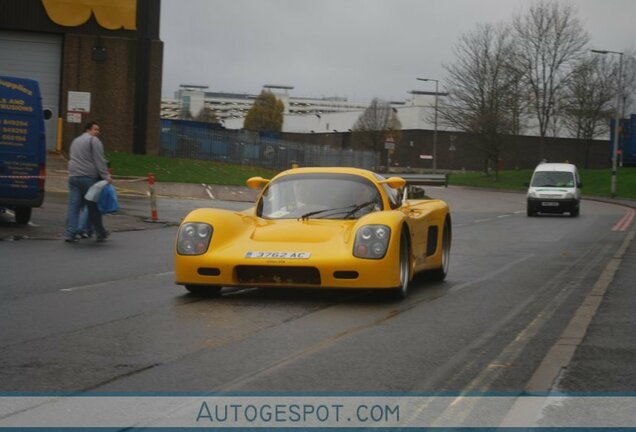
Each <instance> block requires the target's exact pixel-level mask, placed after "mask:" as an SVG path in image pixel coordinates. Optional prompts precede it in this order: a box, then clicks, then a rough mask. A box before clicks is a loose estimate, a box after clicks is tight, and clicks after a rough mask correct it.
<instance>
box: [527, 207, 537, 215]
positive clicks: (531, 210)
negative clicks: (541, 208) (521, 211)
mask: <svg viewBox="0 0 636 432" xmlns="http://www.w3.org/2000/svg"><path fill="white" fill-rule="evenodd" d="M526 213H527V214H528V217H533V216H536V215H537V212H536V211H534V209H533V208H532V206H531V205H530V204H528V207H526Z"/></svg>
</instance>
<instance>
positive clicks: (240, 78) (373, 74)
mask: <svg viewBox="0 0 636 432" xmlns="http://www.w3.org/2000/svg"><path fill="white" fill-rule="evenodd" d="M560 1H561V0H560ZM563 2H565V1H564V0H563ZM569 3H571V4H573V5H574V6H575V7H576V8H577V9H578V17H579V19H580V21H581V23H582V24H583V26H584V28H585V29H586V30H587V31H588V32H589V34H590V36H591V46H592V47H594V48H600V49H607V50H612V51H622V50H626V49H635V48H636V0H576V1H571V2H569ZM161 4H162V11H161V39H162V40H163V42H164V44H165V45H164V67H163V96H164V97H172V96H173V93H174V91H175V90H176V89H177V88H178V86H179V84H182V83H186V84H198V85H207V86H209V87H210V91H224V92H236V93H258V92H260V90H261V88H262V86H263V85H264V84H283V85H290V86H294V87H295V88H294V90H292V92H291V94H292V95H294V96H304V97H322V96H343V97H347V98H348V99H349V100H352V101H356V102H366V101H369V100H371V99H372V98H373V97H380V98H382V99H385V100H393V101H400V100H404V99H405V98H407V97H408V93H407V92H408V91H409V90H412V89H418V90H434V85H435V84H434V83H424V82H418V81H416V80H415V78H416V77H425V78H438V79H440V80H443V78H444V69H443V67H442V65H443V64H444V63H450V62H452V61H453V50H452V47H453V44H454V43H455V42H456V41H457V38H458V36H459V35H460V34H461V33H464V32H466V31H469V30H472V29H473V28H474V27H475V25H476V24H477V23H486V22H487V23H497V22H502V21H503V22H510V21H511V19H512V17H513V16H514V15H515V14H516V13H519V12H521V11H523V10H524V8H525V7H527V6H528V5H529V4H531V1H530V0H162V2H161Z"/></svg>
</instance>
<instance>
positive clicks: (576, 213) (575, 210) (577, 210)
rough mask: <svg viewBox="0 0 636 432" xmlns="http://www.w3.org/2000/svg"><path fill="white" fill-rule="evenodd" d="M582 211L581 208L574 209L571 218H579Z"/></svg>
mask: <svg viewBox="0 0 636 432" xmlns="http://www.w3.org/2000/svg"><path fill="white" fill-rule="evenodd" d="M580 210H581V209H580V207H575V208H573V209H572V211H571V212H570V216H571V217H578V216H579V212H580Z"/></svg>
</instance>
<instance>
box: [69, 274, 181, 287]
mask: <svg viewBox="0 0 636 432" xmlns="http://www.w3.org/2000/svg"><path fill="white" fill-rule="evenodd" d="M173 274H174V272H163V273H154V274H148V275H141V276H137V277H133V278H124V279H114V280H110V281H105V282H98V283H94V284H88V285H79V286H76V287H71V288H62V289H60V291H62V292H73V291H80V290H85V289H89V288H96V287H100V286H103V285H109V284H112V283H115V282H121V281H125V280H135V279H143V278H146V277H162V276H168V275H173Z"/></svg>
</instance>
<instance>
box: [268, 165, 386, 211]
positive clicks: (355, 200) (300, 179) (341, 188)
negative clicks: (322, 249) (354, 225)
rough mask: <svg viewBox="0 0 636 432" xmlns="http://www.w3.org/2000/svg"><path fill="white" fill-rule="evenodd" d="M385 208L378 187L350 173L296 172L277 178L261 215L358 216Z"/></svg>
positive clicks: (270, 189) (270, 186)
mask: <svg viewBox="0 0 636 432" xmlns="http://www.w3.org/2000/svg"><path fill="white" fill-rule="evenodd" d="M381 209H382V199H381V197H380V193H379V191H378V188H377V187H376V186H375V185H374V184H373V183H372V182H371V181H369V180H367V179H365V178H364V177H360V176H357V175H350V174H293V175H289V176H285V177H281V178H280V179H278V180H274V181H273V182H272V183H271V184H270V185H269V186H268V188H267V190H266V191H265V192H264V193H263V196H262V197H261V200H260V201H259V203H258V206H257V215H258V216H260V217H263V218H266V219H301V218H302V219H309V218H311V219H357V218H359V217H361V216H364V215H365V214H367V213H370V212H372V211H377V210H381Z"/></svg>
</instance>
